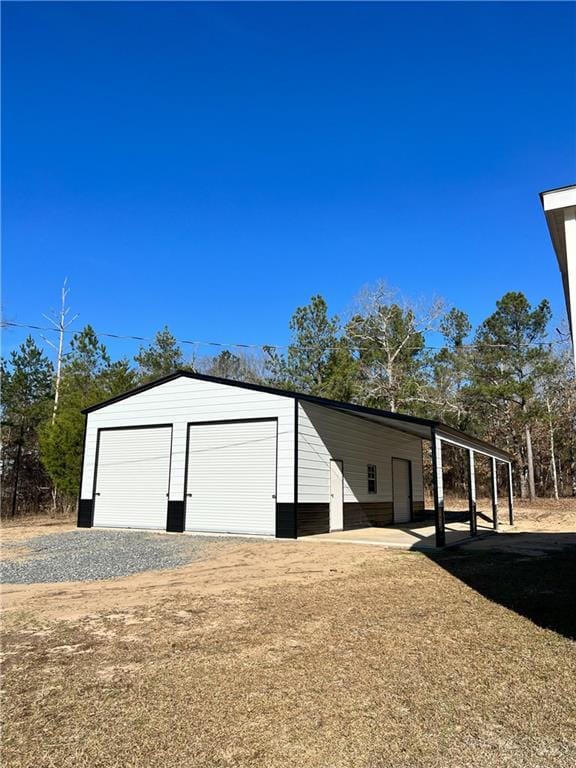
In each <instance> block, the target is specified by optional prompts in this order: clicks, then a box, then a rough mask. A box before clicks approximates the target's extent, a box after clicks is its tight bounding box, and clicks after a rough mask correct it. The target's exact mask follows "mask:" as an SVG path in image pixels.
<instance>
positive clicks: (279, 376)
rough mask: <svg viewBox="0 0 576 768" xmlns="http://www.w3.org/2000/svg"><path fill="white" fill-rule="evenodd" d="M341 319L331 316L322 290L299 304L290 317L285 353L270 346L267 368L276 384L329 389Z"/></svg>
mask: <svg viewBox="0 0 576 768" xmlns="http://www.w3.org/2000/svg"><path fill="white" fill-rule="evenodd" d="M338 329H339V322H338V318H337V317H332V318H330V317H328V306H327V304H326V301H325V300H324V298H323V297H322V296H320V295H319V294H318V295H316V296H312V298H311V299H310V303H309V304H307V305H306V306H304V307H298V308H297V309H296V311H295V312H294V314H293V315H292V318H291V320H290V330H291V331H292V342H291V344H290V345H289V347H288V351H287V354H286V355H285V356H283V355H279V354H278V353H277V351H276V350H275V349H273V348H271V347H267V348H266V352H267V354H268V360H267V368H268V370H269V372H270V373H271V376H272V380H273V382H274V383H275V384H276V386H280V387H284V388H286V389H292V390H296V391H298V392H308V393H310V394H314V395H323V394H325V392H326V391H327V389H329V378H330V376H331V375H334V372H333V371H332V372H331V371H330V366H331V361H333V358H332V354H333V352H334V350H335V349H336V347H337V344H338Z"/></svg>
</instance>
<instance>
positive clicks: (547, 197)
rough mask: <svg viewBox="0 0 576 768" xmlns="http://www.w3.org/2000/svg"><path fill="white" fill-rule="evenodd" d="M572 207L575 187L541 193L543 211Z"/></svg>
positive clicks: (575, 196) (574, 199)
mask: <svg viewBox="0 0 576 768" xmlns="http://www.w3.org/2000/svg"><path fill="white" fill-rule="evenodd" d="M572 205H574V206H576V185H575V186H572V187H562V188H561V189H551V190H549V191H548V192H542V207H543V208H544V210H545V211H554V210H557V209H558V208H569V207H570V206H572Z"/></svg>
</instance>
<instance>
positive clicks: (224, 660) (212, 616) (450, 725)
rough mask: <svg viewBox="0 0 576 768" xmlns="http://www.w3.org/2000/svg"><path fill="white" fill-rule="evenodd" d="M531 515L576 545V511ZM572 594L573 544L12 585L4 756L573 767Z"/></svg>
mask: <svg viewBox="0 0 576 768" xmlns="http://www.w3.org/2000/svg"><path fill="white" fill-rule="evenodd" d="M520 520H521V526H522V525H524V527H525V530H526V531H528V532H530V531H545V532H548V531H552V532H553V531H554V530H556V529H558V528H559V529H561V530H563V531H564V532H565V535H570V533H571V532H575V533H574V536H575V537H576V507H575V506H574V505H572V507H570V506H567V507H566V508H565V509H564V508H563V509H562V510H560V509H552V510H550V509H545V508H532V509H528V508H527V509H525V510H521V511H520ZM56 529H58V530H59V528H57V527H56ZM38 532H40V533H42V534H44V533H46V532H47V528H46V527H44V528H42V530H41V531H36V534H37V533H38ZM4 535H5V536H7V537H11V536H15V537H17V538H18V540H19V541H20V540H22V542H23V545H24V542H25V539H26V538H27V535H26V534H23V533H22V529H18V528H14V529H12V528H9V529H6V530H5V531H4ZM28 535H34V527H33V526H30V527H29V531H28ZM493 538H494V537H493ZM575 586H576V548H571V547H568V546H567V547H566V548H562V549H559V550H558V549H552V550H551V551H550V552H545V553H542V552H540V553H539V554H526V552H525V551H519V552H517V553H515V552H514V551H510V550H505V551H493V550H489V549H488V550H486V549H482V550H478V551H475V550H466V549H464V548H461V549H458V550H452V551H447V552H445V553H442V554H437V555H434V556H426V555H424V554H422V553H413V552H401V551H391V550H385V549H379V548H375V547H362V546H359V545H354V544H350V545H342V544H330V543H320V542H318V543H314V544H313V543H310V542H305V543H304V542H294V543H291V542H271V543H260V542H258V543H254V544H246V543H242V544H240V545H238V546H234V547H230V549H229V550H226V551H225V552H222V551H220V552H219V553H218V554H216V555H215V556H214V557H213V558H208V559H205V560H203V561H201V562H195V563H191V564H190V565H187V566H185V567H183V568H180V569H176V570H173V571H166V572H157V573H146V574H139V575H135V576H130V577H127V578H124V579H118V580H115V581H110V582H100V583H94V584H89V583H82V584H57V585H49V584H43V585H31V586H17V587H16V586H10V585H8V586H6V587H5V589H4V593H3V608H4V614H3V635H4V637H3V651H4V675H3V677H4V698H3V707H2V716H3V720H4V725H3V744H2V758H3V765H4V766H11V767H14V768H17V767H18V768H20V767H21V768H31V767H32V766H37V767H38V768H48V766H50V767H52V766H54V768H56V767H57V768H72V766H73V767H74V768H84V767H86V768H88V766H90V768H136V767H138V768H151V767H155V766H162V768H208V767H209V768H221V767H222V768H224V766H226V767H228V766H242V767H243V766H250V767H252V766H254V767H255V768H280V767H282V768H284V767H286V768H287V767H288V766H290V767H292V766H298V767H300V766H302V767H303V768H304V767H305V768H344V766H346V767H350V768H384V767H386V768H387V767H388V766H390V768H392V767H393V768H424V767H425V768H503V767H508V766H514V767H516V766H518V767H519V768H520V767H522V768H528V767H529V768H556V767H558V766H562V767H564V766H566V767H568V766H575V765H576V645H575V643H574V637H575V636H576V616H575V615H574V614H575V611H574V588H575Z"/></svg>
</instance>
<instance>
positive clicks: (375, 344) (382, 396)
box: [0, 283, 576, 515]
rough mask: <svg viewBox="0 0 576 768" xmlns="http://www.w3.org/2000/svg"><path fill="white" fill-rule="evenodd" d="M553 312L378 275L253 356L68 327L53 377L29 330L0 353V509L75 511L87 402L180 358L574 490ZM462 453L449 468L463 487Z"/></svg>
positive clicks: (526, 478)
mask: <svg viewBox="0 0 576 768" xmlns="http://www.w3.org/2000/svg"><path fill="white" fill-rule="evenodd" d="M550 321H551V311H550V306H549V304H548V302H547V301H546V300H545V299H544V300H542V301H541V302H540V303H539V304H537V305H536V306H532V305H531V304H530V302H529V301H528V300H527V298H526V297H525V296H524V294H522V293H520V292H510V293H506V294H505V295H504V296H502V298H501V299H500V300H499V301H498V302H497V303H496V307H495V310H494V311H493V312H492V314H490V315H489V316H488V317H487V318H486V319H485V320H484V321H483V322H481V323H480V324H479V325H478V326H477V327H476V328H473V327H472V324H471V322H470V320H469V318H468V316H467V314H466V313H465V312H464V311H463V310H461V309H457V308H454V307H451V308H449V307H446V306H445V305H444V303H443V302H442V301H440V300H434V301H431V302H428V303H425V302H411V301H407V300H405V299H403V298H402V297H401V296H400V295H399V294H398V293H397V292H394V291H391V290H390V289H388V288H387V287H386V285H385V284H383V283H379V284H377V285H375V286H372V287H369V288H367V289H365V291H364V292H363V293H362V294H361V296H360V297H359V298H358V300H357V302H356V305H355V308H354V310H353V311H352V312H351V313H350V316H349V317H348V319H347V321H346V322H343V321H341V319H340V318H339V317H338V316H336V315H331V314H330V313H329V310H328V306H327V303H326V301H325V299H324V298H323V297H322V296H321V295H316V296H313V297H312V298H311V300H310V302H309V303H308V304H307V305H305V306H302V307H298V308H297V309H296V311H295V312H294V314H293V315H292V318H291V319H290V323H289V327H290V332H291V339H290V344H289V345H288V347H287V348H286V349H285V350H283V351H281V350H279V349H278V348H274V347H264V348H263V349H262V350H261V351H260V353H259V354H256V355H253V356H249V355H246V354H234V353H232V352H231V351H229V350H224V351H222V352H220V354H218V355H216V356H214V357H195V356H193V357H192V358H191V359H186V358H185V355H184V352H183V350H182V347H181V346H180V344H179V343H178V341H177V340H176V339H175V337H174V336H173V335H172V333H171V332H170V330H169V329H168V328H167V327H165V328H164V329H162V330H161V331H159V332H158V333H157V334H156V336H155V339H154V340H153V341H152V342H151V343H150V344H149V345H143V346H141V347H140V349H139V351H138V353H137V354H136V355H135V356H134V357H133V358H132V359H129V358H127V357H122V358H120V359H116V360H114V359H112V357H111V356H110V354H109V352H108V350H107V348H106V346H105V345H104V344H103V343H102V341H101V340H100V339H99V338H98V336H97V334H96V333H95V331H94V330H93V328H92V327H91V326H90V325H87V326H86V327H84V328H83V329H82V330H80V331H79V332H77V333H75V334H74V335H73V336H72V338H71V341H70V344H69V345H68V348H67V349H65V351H64V354H63V356H62V360H61V366H60V370H59V373H58V377H56V372H55V368H54V365H53V363H52V362H51V360H50V359H49V357H48V356H47V355H46V353H45V352H44V350H43V349H42V348H41V347H40V346H38V344H37V343H36V341H35V340H34V339H33V337H32V336H29V337H28V338H27V339H26V340H25V341H24V342H23V343H22V344H21V346H20V347H19V348H18V349H16V350H14V351H13V352H12V353H11V354H10V356H9V358H8V359H7V360H5V359H2V363H1V375H2V392H1V401H0V405H1V411H2V441H3V458H2V475H3V483H2V511H3V514H8V515H10V514H17V513H23V512H38V511H41V510H44V509H46V508H47V507H50V506H52V507H53V508H60V509H62V508H63V509H66V508H70V509H72V508H73V507H74V505H75V503H76V496H77V494H78V486H79V477H80V468H81V461H82V450H83V433H84V416H83V415H82V413H81V411H82V409H83V408H85V407H87V406H89V405H93V404H94V403H97V402H99V401H102V400H106V399H108V398H110V397H114V396H115V395H118V394H121V393H123V392H125V391H127V390H129V389H132V388H134V387H136V386H138V385H140V384H145V383H147V382H149V381H152V380H154V379H156V378H160V377H162V376H166V375H168V374H170V373H172V372H174V371H175V370H178V369H188V370H192V371H197V372H202V373H207V374H210V375H214V376H220V377H223V378H230V379H235V380H238V381H245V382H249V383H263V384H267V385H269V386H276V387H279V388H284V389H290V390H293V391H300V392H306V393H310V394H314V395H317V396H321V397H327V398H330V399H335V400H342V401H346V402H354V403H360V404H364V405H369V406H372V407H375V408H381V409H383V410H388V411H398V412H402V413H407V414H412V415H415V416H422V417H425V418H430V419H437V420H439V421H442V422H444V423H446V424H449V425H450V426H453V427H455V428H457V429H460V430H463V431H466V432H469V433H471V434H474V435H476V436H477V437H479V438H482V439H485V440H487V441H489V442H492V443H494V444H496V445H498V446H499V447H501V448H504V449H505V450H508V451H509V452H510V453H511V454H512V455H513V456H514V460H515V473H514V476H515V483H516V486H517V487H516V492H517V493H518V494H519V495H521V496H522V497H524V498H528V497H535V496H538V495H543V496H553V497H556V498H558V497H559V496H576V387H575V382H574V367H573V364H572V362H571V356H570V354H569V349H568V345H567V344H566V343H552V342H550V341H549V336H548V326H549V324H550ZM464 464H465V463H464V462H462V461H461V462H454V465H453V466H452V467H447V470H446V471H447V475H448V476H447V477H446V478H445V482H446V485H447V488H448V490H450V488H451V487H452V489H454V490H458V489H459V488H460V489H462V488H464V486H465V477H464V476H463V472H464Z"/></svg>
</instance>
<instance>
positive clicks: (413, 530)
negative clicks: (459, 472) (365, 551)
mask: <svg viewBox="0 0 576 768" xmlns="http://www.w3.org/2000/svg"><path fill="white" fill-rule="evenodd" d="M338 407H339V409H340V410H344V411H348V412H349V413H352V414H356V415H358V414H360V413H361V414H362V418H364V419H368V420H370V421H375V422H377V423H379V424H382V425H383V426H387V427H390V428H392V429H395V430H398V431H401V432H404V433H406V434H409V435H414V436H417V437H419V438H420V439H421V440H422V441H423V443H424V442H427V443H429V444H430V446H431V456H432V483H433V490H434V524H433V525H432V524H431V523H430V522H427V521H420V520H417V519H412V520H410V521H409V522H406V523H403V524H401V525H386V526H385V527H382V528H376V527H371V526H367V527H364V528H361V529H356V530H353V531H335V532H334V533H326V534H318V535H316V536H314V538H315V539H316V540H318V539H327V538H328V537H329V538H330V540H331V541H336V540H340V541H363V542H364V543H369V542H371V543H375V544H383V545H386V546H398V547H400V548H404V549H430V548H440V547H445V546H449V545H451V544H454V543H457V542H460V541H463V540H465V539H468V538H472V537H476V536H479V535H482V534H483V535H485V534H488V533H492V532H495V531H498V530H499V528H500V523H501V518H500V512H501V509H500V507H501V504H500V499H499V495H498V482H497V479H498V469H499V467H500V465H503V466H504V467H505V473H506V497H505V499H504V506H505V509H506V516H507V522H508V523H509V525H514V494H513V483H512V460H513V459H512V456H511V455H510V454H509V453H507V452H506V451H504V450H501V449H500V448H497V447H496V446H494V445H491V444H490V443H487V442H485V441H483V440H480V439H479V438H476V437H473V436H472V435H468V434H466V433H464V432H461V431H459V430H457V429H454V428H452V427H450V426H448V425H447V424H443V423H441V422H438V421H432V420H429V419H421V418H416V417H411V416H406V415H403V414H397V413H394V414H391V413H386V412H385V411H378V410H377V409H370V408H365V407H362V406H357V405H352V404H346V405H344V404H339V406H338ZM446 444H448V445H451V446H455V447H456V448H460V449H463V450H464V451H465V454H466V464H467V489H468V515H467V520H466V522H463V521H462V520H458V521H452V520H449V521H447V515H446V509H445V502H444V476H443V462H442V453H443V450H442V449H443V446H444V445H446ZM478 457H485V458H487V459H488V460H489V462H490V504H491V514H492V519H491V520H490V521H487V519H486V518H485V517H484V516H481V515H479V513H478V509H477V501H476V500H477V493H476V460H477V458H478ZM460 517H462V516H460Z"/></svg>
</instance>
